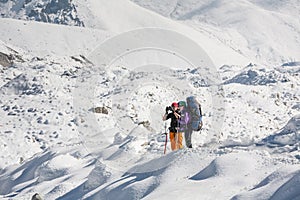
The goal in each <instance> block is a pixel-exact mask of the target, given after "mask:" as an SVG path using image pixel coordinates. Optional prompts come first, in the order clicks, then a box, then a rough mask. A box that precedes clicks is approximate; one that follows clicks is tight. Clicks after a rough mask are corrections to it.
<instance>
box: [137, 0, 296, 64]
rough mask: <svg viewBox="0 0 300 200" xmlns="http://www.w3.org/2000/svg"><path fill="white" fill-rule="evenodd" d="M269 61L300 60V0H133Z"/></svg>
mask: <svg viewBox="0 0 300 200" xmlns="http://www.w3.org/2000/svg"><path fill="white" fill-rule="evenodd" d="M133 1H134V2H136V3H137V4H139V5H141V6H143V7H145V8H148V9H151V10H153V11H155V12H157V13H159V14H161V15H163V16H166V17H168V18H171V19H175V20H178V21H180V22H182V23H184V24H189V25H190V26H191V27H193V28H195V29H196V30H199V31H202V32H207V33H208V34H209V35H212V36H213V37H214V38H215V39H216V40H219V41H221V42H222V43H224V44H226V46H229V47H231V48H233V49H235V50H236V51H238V52H240V53H241V54H243V55H245V56H247V57H251V58H252V59H257V60H258V61H260V62H263V63H265V64H272V65H281V64H282V63H284V62H290V61H298V60H299V59H300V58H299V53H298V52H299V49H300V42H299V41H300V40H299V36H300V34H299V30H300V21H299V12H300V4H299V1H298V0H288V1H277V0H275V1H272V0H271V1H261V0H237V1H234V2H231V1H226V0H215V1H208V0H205V1H199V0H178V1H177V0H167V1H163V2H160V1H158V0H133Z"/></svg>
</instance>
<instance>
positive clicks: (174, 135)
mask: <svg viewBox="0 0 300 200" xmlns="http://www.w3.org/2000/svg"><path fill="white" fill-rule="evenodd" d="M179 118H180V111H179V108H178V103H176V102H174V103H172V105H171V106H167V107H166V113H165V114H164V116H163V121H166V120H168V119H171V123H170V127H169V131H170V141H171V149H172V151H175V150H178V149H182V148H183V145H182V139H183V137H182V132H181V131H180V130H179V128H180V127H179Z"/></svg>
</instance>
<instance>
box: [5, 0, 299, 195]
mask: <svg viewBox="0 0 300 200" xmlns="http://www.w3.org/2000/svg"><path fill="white" fill-rule="evenodd" d="M3 2H5V1H0V5H2V3H3ZM12 2H15V1H8V3H12ZM32 2H37V1H32ZM134 2H137V3H138V4H139V5H142V6H144V7H146V8H150V9H151V10H152V11H151V10H147V9H145V8H142V7H140V6H138V5H136V4H135V3H133V2H131V1H129V0H112V1H104V0H103V1H91V0H85V1H74V2H73V3H74V5H75V6H76V16H78V18H79V19H80V20H82V22H83V23H84V25H85V27H74V26H64V25H57V24H49V23H41V22H35V21H21V20H18V19H11V18H15V16H12V15H6V16H4V17H6V18H1V19H0V24H1V29H0V53H1V54H0V115H1V116H2V117H1V118H0V160H1V163H0V197H1V198H3V199H7V200H8V199H18V200H19V199H21V200H22V199H24V200H25V199H31V197H32V196H33V195H34V194H35V193H39V194H40V196H42V197H43V198H44V199H72V200H73V199H114V200H115V199H232V200H238V199H243V200H244V199H273V200H275V199H300V193H299V188H300V185H299V183H300V181H299V180H300V178H299V177H300V172H299V169H300V163H299V159H300V155H299V148H300V144H299V139H300V135H299V134H300V132H299V124H300V122H299V110H300V90H299V88H300V87H299V86H300V79H299V72H300V71H299V62H298V60H300V59H299V57H298V56H299V55H298V54H297V53H298V52H299V43H298V39H297V38H298V37H299V34H298V33H299V31H300V29H299V21H297V20H296V19H295V18H294V17H295V16H298V14H299V12H298V11H299V10H297V8H298V7H297V6H298V4H296V1H293V0H290V1H285V3H284V4H283V3H281V2H280V1H272V2H271V1H267V2H265V1H264V2H263V1H254V0H251V1H250V0H249V1H246V0H243V1H236V2H229V1H213V2H211V1H196V0H189V1H171V0H168V1H163V2H160V1H156V0H151V1H150V0H149V1H143V2H142V1H137V0H135V1H134ZM32 5H33V3H32ZM6 6H7V4H6ZM3 9H5V8H4V7H1V10H3ZM110 10H114V12H111V11H110ZM153 10H154V11H156V12H158V13H159V14H161V15H159V14H156V13H154V12H153ZM1 12H2V11H1ZM9 12H10V14H11V11H9ZM21 14H22V13H21V12H19V15H21ZM21 16H23V15H21ZM7 17H11V18H7ZM261 18H264V19H265V20H261ZM21 19H26V15H24V18H21ZM70 25H72V23H71V24H70ZM144 27H148V28H149V27H158V28H166V29H170V30H174V31H176V32H178V33H180V34H182V35H184V36H185V37H187V38H189V39H192V40H193V41H195V43H197V44H198V45H200V46H201V47H202V48H203V49H204V51H205V52H206V53H207V54H208V56H209V57H210V58H211V59H212V62H214V63H215V65H216V69H217V70H218V73H219V74H218V75H219V76H218V77H219V79H220V80H218V82H217V83H218V90H214V89H213V87H215V85H213V84H212V83H214V82H213V81H211V80H210V79H209V78H214V77H207V76H208V75H207V74H205V72H204V71H203V70H204V69H205V68H203V67H197V66H191V65H189V63H188V62H186V60H184V59H182V58H181V57H179V56H176V55H175V54H172V53H170V52H167V51H158V50H155V49H144V50H139V51H130V50H128V51H126V53H124V54H122V56H120V57H118V58H117V59H116V60H114V62H112V63H111V65H110V66H109V67H108V66H106V67H104V68H103V67H102V66H97V65H95V63H93V61H94V60H89V58H90V57H89V55H90V54H91V53H92V52H93V50H95V49H96V48H97V47H98V46H99V45H100V43H101V42H105V41H107V40H106V39H107V38H109V37H114V36H118V34H121V33H123V32H128V31H131V30H132V29H136V28H144ZM148 30H149V29H148ZM271 30H272V31H271ZM282 35H285V36H286V37H282ZM136 37H137V38H136V41H138V40H139V39H140V38H138V35H136ZM153 38H154V39H155V37H152V38H150V37H149V41H147V42H149V43H151V42H152V43H153V44H154V43H155V41H154V39H153ZM165 39H166V40H167V39H170V38H165ZM160 40H161V38H160ZM157 41H159V40H158V39H157ZM126 42H128V41H124V43H126ZM175 42H176V41H174V43H175ZM180 42H181V41H177V43H176V45H179V44H180ZM115 45H116V46H114V47H117V46H118V45H119V43H118V44H115ZM174 46H175V45H174ZM120 48H121V46H120ZM110 50H111V51H113V49H110ZM191 50H192V49H191ZM109 53H111V52H107V55H109ZM101 56H102V55H101ZM93 77H96V81H95V82H90V81H92V80H94V79H93ZM82 85H83V86H86V87H83V90H79V89H80V88H79V87H80V86H82ZM84 90H92V92H91V93H92V95H91V96H88V95H87V94H89V93H85V92H84ZM191 94H193V95H196V96H197V98H198V99H199V101H200V102H201V105H202V110H203V114H204V115H203V120H204V126H203V129H202V130H201V131H199V132H194V133H193V136H192V143H193V147H194V148H193V149H187V148H184V149H182V150H179V151H175V152H171V149H170V144H169V143H168V145H167V154H165V155H164V154H163V152H164V144H165V139H166V138H165V135H164V134H163V133H164V132H165V124H166V125H168V123H169V122H163V121H162V115H163V114H164V112H165V107H166V106H168V105H169V104H170V103H171V102H173V101H179V100H184V99H185V98H186V97H187V96H188V95H191ZM215 99H219V100H220V101H221V103H220V105H223V107H221V108H219V107H217V106H216V104H215V101H214V100H215ZM78 102H83V104H79V103H78ZM78 105H83V106H82V107H78ZM216 109H219V112H217V113H220V116H216ZM215 120H219V121H221V122H220V124H218V125H219V126H220V127H215V126H214V122H215ZM218 128H219V129H218Z"/></svg>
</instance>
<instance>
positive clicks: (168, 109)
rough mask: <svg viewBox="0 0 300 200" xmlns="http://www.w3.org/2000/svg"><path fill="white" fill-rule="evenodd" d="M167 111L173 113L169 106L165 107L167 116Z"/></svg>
mask: <svg viewBox="0 0 300 200" xmlns="http://www.w3.org/2000/svg"><path fill="white" fill-rule="evenodd" d="M169 111H173V109H172V108H171V107H170V106H167V107H166V114H168V113H169Z"/></svg>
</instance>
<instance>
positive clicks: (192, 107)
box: [186, 96, 203, 131]
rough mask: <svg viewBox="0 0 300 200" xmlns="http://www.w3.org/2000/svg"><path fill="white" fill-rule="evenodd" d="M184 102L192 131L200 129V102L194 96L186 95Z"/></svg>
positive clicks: (201, 124) (201, 123)
mask: <svg viewBox="0 0 300 200" xmlns="http://www.w3.org/2000/svg"><path fill="white" fill-rule="evenodd" d="M186 102H187V107H188V112H189V114H190V117H191V120H190V125H191V127H192V129H193V130H194V131H200V130H201V128H202V126H203V122H202V110H201V104H200V103H199V102H198V101H197V99H196V98H195V97H194V96H190V97H187V98H186Z"/></svg>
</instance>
